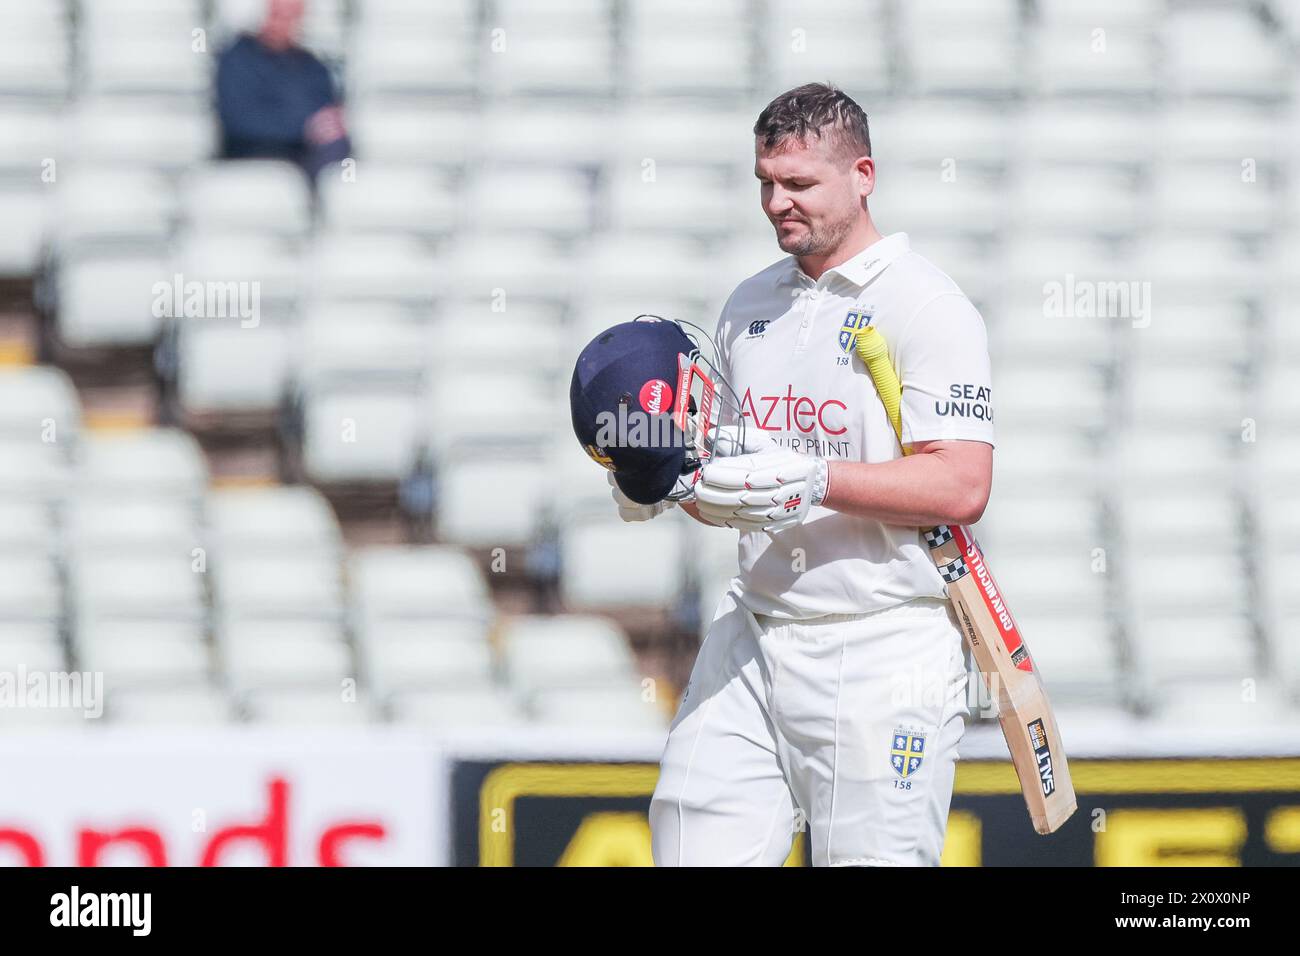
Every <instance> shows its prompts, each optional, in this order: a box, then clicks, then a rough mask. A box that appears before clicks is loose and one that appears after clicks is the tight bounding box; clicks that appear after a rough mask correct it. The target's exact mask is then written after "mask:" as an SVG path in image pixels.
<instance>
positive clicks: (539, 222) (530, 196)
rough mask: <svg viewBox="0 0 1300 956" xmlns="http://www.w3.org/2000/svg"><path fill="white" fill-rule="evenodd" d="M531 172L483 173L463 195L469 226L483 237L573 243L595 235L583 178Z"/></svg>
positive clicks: (496, 169)
mask: <svg viewBox="0 0 1300 956" xmlns="http://www.w3.org/2000/svg"><path fill="white" fill-rule="evenodd" d="M527 163H528V167H527V168H525V167H522V166H521V167H517V168H515V167H506V166H504V165H502V166H493V167H491V168H489V169H486V170H480V171H479V172H478V173H477V174H476V175H475V176H474V177H473V179H472V181H471V182H470V184H469V187H468V189H467V190H466V191H465V193H464V198H463V200H462V202H464V204H465V210H466V214H467V215H468V217H469V221H470V222H472V223H474V225H475V228H477V229H482V230H484V231H490V230H497V231H501V232H504V231H507V230H509V231H511V232H515V233H519V232H524V233H527V232H539V233H542V234H543V235H547V236H553V237H555V238H559V239H562V238H572V237H575V236H579V235H584V234H586V233H588V232H590V231H591V228H592V224H593V220H592V215H593V212H592V200H591V188H590V186H589V184H588V179H587V177H586V176H584V175H582V174H581V173H575V172H566V171H562V170H549V171H548V170H543V169H534V168H532V167H533V164H534V163H535V160H533V159H532V158H531V157H529V159H528V160H527Z"/></svg>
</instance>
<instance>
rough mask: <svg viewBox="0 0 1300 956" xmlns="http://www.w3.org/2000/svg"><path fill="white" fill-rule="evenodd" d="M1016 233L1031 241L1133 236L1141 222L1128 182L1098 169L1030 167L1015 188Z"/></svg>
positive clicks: (1135, 194)
mask: <svg viewBox="0 0 1300 956" xmlns="http://www.w3.org/2000/svg"><path fill="white" fill-rule="evenodd" d="M1013 202H1014V210H1013V212H1012V214H1011V215H1012V217H1013V218H1014V220H1015V224H1016V225H1015V228H1016V229H1018V230H1021V231H1022V232H1024V233H1032V234H1035V235H1039V236H1041V235H1051V234H1065V235H1084V236H1105V235H1111V236H1114V235H1125V234H1129V233H1132V232H1134V231H1136V230H1137V229H1138V227H1139V226H1142V225H1144V224H1145V222H1146V218H1147V217H1146V215H1145V214H1144V213H1145V210H1144V207H1143V204H1142V203H1141V202H1140V200H1139V194H1138V192H1137V190H1136V189H1135V188H1134V184H1133V178H1132V177H1131V176H1129V175H1126V174H1125V173H1123V172H1120V171H1116V170H1109V169H1099V168H1097V167H1088V166H1084V167H1076V166H1065V165H1056V164H1053V165H1034V166H1030V167H1029V168H1028V169H1025V170H1023V171H1022V173H1021V175H1020V176H1019V177H1018V180H1017V183H1016V187H1015V198H1014V199H1013Z"/></svg>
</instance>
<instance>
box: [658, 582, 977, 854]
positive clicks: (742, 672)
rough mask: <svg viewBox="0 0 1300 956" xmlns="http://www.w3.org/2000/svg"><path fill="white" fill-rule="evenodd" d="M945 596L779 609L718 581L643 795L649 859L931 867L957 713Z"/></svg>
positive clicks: (960, 672) (957, 683)
mask: <svg viewBox="0 0 1300 956" xmlns="http://www.w3.org/2000/svg"><path fill="white" fill-rule="evenodd" d="M966 715H967V709H966V663H965V655H964V652H963V648H962V639H961V633H960V631H959V630H958V626H957V623H956V619H955V617H954V616H953V613H952V611H951V609H950V607H949V604H948V602H947V601H945V600H938V599H933V598H925V599H918V600H915V601H910V602H908V603H906V604H902V605H899V606H897V607H893V608H887V609H885V610H882V611H877V612H874V613H871V614H853V615H833V616H830V617H823V618H815V619H812V620H808V621H782V620H778V619H776V618H769V617H763V616H757V617H756V616H755V615H753V614H751V613H750V612H749V611H748V610H747V609H746V608H745V607H744V606H743V605H742V604H741V603H740V602H739V601H738V600H737V598H736V597H735V596H734V595H733V594H731V593H728V594H726V595H724V596H723V599H722V601H721V603H719V605H718V609H717V612H716V614H715V615H714V618H713V623H712V624H711V625H710V626H709V631H708V634H707V635H706V636H705V639H704V643H703V645H702V646H701V647H700V653H699V657H698V658H697V659H696V661H695V667H694V668H693V669H692V671H691V679H690V682H689V683H688V684H687V687H686V692H685V693H684V695H683V698H682V702H681V706H680V707H679V708H678V711H677V716H676V717H675V718H674V719H673V723H672V727H671V729H670V731H669V734H668V743H667V745H666V746H665V748H664V755H663V759H662V760H661V762H660V770H659V782H658V784H657V786H656V787H655V792H654V796H653V797H652V798H651V801H650V830H651V835H652V838H653V848H654V861H655V865H656V866H780V865H781V864H782V863H783V862H784V861H785V859H786V857H787V856H788V855H789V852H790V848H791V845H792V843H793V840H794V836H795V833H796V832H797V831H799V830H801V829H804V824H805V822H806V824H807V827H806V829H807V835H808V838H809V840H810V841H811V849H812V861H813V865H814V866H937V865H938V864H939V856H940V854H941V852H942V850H943V838H944V832H945V830H946V827H947V822H948V807H949V804H950V802H951V800H952V785H953V776H954V773H955V770H956V761H957V745H958V742H959V741H960V740H961V737H962V734H963V733H964V731H965V727H966Z"/></svg>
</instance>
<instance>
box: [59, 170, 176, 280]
mask: <svg viewBox="0 0 1300 956" xmlns="http://www.w3.org/2000/svg"><path fill="white" fill-rule="evenodd" d="M56 189H57V191H56V193H55V196H56V215H57V219H56V222H55V224H54V225H55V228H54V234H53V237H52V238H53V239H54V240H55V241H57V242H58V243H59V244H60V245H64V246H66V245H71V244H73V243H76V242H85V241H100V242H140V243H145V242H161V241H164V240H165V239H166V238H167V236H168V234H169V232H170V230H171V225H172V220H173V219H174V217H175V215H176V208H175V207H176V200H175V197H174V196H173V194H172V189H171V185H170V184H169V183H168V181H167V179H166V178H164V177H163V176H162V175H161V174H159V173H156V172H150V171H148V170H143V169H131V168H118V169H112V168H95V167H93V166H90V165H89V164H85V163H83V164H79V165H72V164H65V165H64V166H63V167H61V168H60V173H59V179H58V181H57V187H56ZM160 278H161V277H160Z"/></svg>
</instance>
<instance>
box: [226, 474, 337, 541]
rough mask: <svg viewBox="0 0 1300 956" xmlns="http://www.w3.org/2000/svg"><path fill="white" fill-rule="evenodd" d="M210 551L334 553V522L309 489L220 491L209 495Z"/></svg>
mask: <svg viewBox="0 0 1300 956" xmlns="http://www.w3.org/2000/svg"><path fill="white" fill-rule="evenodd" d="M207 510H208V526H209V528H210V531H211V535H212V540H213V546H214V548H216V549H219V550H228V551H232V552H238V553H240V554H257V553H268V554H285V555H294V554H308V553H310V554H316V555H321V554H338V553H339V552H340V551H341V549H342V546H343V536H342V534H341V532H340V531H339V526H338V519H337V518H336V517H335V516H334V512H333V510H332V509H331V508H330V505H329V502H328V501H326V500H325V497H324V496H323V495H322V494H321V493H320V492H319V491H317V490H316V489H315V488H312V487H310V486H308V485H286V486H280V487H266V488H219V489H215V490H214V491H212V492H211V493H210V494H209V496H208V509H207Z"/></svg>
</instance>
